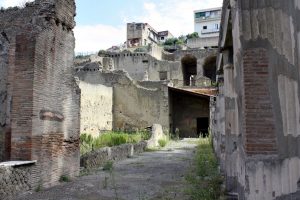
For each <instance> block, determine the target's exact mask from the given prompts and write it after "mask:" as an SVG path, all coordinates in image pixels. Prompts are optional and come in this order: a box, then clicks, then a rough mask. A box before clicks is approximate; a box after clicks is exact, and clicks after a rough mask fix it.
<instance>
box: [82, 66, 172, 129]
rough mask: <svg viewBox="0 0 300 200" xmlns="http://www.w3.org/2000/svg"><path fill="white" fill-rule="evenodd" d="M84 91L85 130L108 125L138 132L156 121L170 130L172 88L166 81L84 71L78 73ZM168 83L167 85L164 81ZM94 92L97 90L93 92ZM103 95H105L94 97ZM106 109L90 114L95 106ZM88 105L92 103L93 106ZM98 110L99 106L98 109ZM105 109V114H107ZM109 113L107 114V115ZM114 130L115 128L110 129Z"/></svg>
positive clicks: (120, 73)
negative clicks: (169, 109) (139, 80)
mask: <svg viewBox="0 0 300 200" xmlns="http://www.w3.org/2000/svg"><path fill="white" fill-rule="evenodd" d="M76 76H77V77H78V79H79V81H80V84H79V85H80V87H81V90H82V102H81V106H82V107H81V113H82V117H81V129H82V130H83V129H84V127H88V126H90V125H92V124H97V126H98V127H99V125H100V124H104V125H106V124H108V125H109V127H108V128H112V129H114V130H126V131H135V130H137V129H144V128H146V127H149V126H151V125H152V124H155V123H159V124H162V125H163V127H164V128H165V129H168V124H169V120H168V90H167V85H166V83H164V82H139V83H136V82H135V81H134V80H132V79H131V78H130V77H129V75H128V74H127V72H124V71H90V70H88V69H85V71H84V70H81V71H79V72H78V73H77V75H76ZM162 83H164V84H162ZM90 93H93V94H92V95H90ZM95 95H96V96H98V95H99V96H101V98H94V97H95ZM91 102H93V104H94V105H97V106H100V107H99V109H102V110H103V111H101V112H97V113H96V110H95V111H94V113H93V114H94V117H89V118H83V117H84V116H88V115H89V114H90V113H89V110H91V108H92V107H93V106H92V105H91ZM86 105H90V108H89V107H88V106H86ZM97 109H98V108H97ZM103 112H105V113H103ZM103 114H105V115H103ZM107 130H111V129H107Z"/></svg>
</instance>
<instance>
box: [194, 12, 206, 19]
mask: <svg viewBox="0 0 300 200" xmlns="http://www.w3.org/2000/svg"><path fill="white" fill-rule="evenodd" d="M195 17H196V18H201V17H205V12H198V13H195Z"/></svg>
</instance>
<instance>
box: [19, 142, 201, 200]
mask: <svg viewBox="0 0 300 200" xmlns="http://www.w3.org/2000/svg"><path fill="white" fill-rule="evenodd" d="M195 141H196V140H195V139H185V140H182V141H179V142H174V141H173V142H171V143H170V144H169V145H168V146H167V147H165V148H163V150H159V151H153V152H150V151H149V152H145V153H143V154H141V155H139V156H134V157H133V158H128V159H127V160H124V161H120V162H119V163H116V164H115V165H114V167H113V169H112V171H111V172H110V171H103V170H98V171H97V172H95V173H93V174H91V175H87V176H81V177H78V178H76V179H75V180H73V181H71V182H68V183H62V184H60V185H58V186H56V187H53V188H51V189H46V190H44V191H40V192H38V193H34V194H27V195H26V196H21V197H19V198H18V199H19V200H56V199H59V200H112V199H118V200H132V199H137V200H151V199H153V200H154V199H155V200H160V199H162V200H167V199H172V200H173V199H174V200H184V199H188V196H187V195H186V192H185V190H186V187H187V185H186V181H185V175H186V173H187V170H189V169H190V166H191V164H192V159H193V154H194V149H195V146H196V142H195Z"/></svg>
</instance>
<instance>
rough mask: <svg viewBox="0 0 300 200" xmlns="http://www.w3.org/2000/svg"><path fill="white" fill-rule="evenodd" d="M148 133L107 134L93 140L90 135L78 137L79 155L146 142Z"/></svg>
mask: <svg viewBox="0 0 300 200" xmlns="http://www.w3.org/2000/svg"><path fill="white" fill-rule="evenodd" d="M149 138H150V133H149V132H146V131H140V132H134V133H125V132H107V133H103V134H102V135H100V136H98V137H96V138H93V137H92V136H91V135H90V134H87V133H83V134H81V135H80V153H81V155H83V154H85V153H88V152H90V151H93V150H97V149H100V148H102V147H113V146H118V145H121V144H126V143H138V142H140V141H143V140H148V139H149Z"/></svg>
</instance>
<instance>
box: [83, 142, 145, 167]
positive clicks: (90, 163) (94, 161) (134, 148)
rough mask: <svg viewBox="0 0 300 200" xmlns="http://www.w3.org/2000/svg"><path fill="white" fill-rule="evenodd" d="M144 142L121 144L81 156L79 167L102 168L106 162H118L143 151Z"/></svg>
mask: <svg viewBox="0 0 300 200" xmlns="http://www.w3.org/2000/svg"><path fill="white" fill-rule="evenodd" d="M146 146H147V143H146V142H145V141H142V142H139V143H137V144H122V145H119V146H115V147H105V148H101V149H98V150H96V151H92V152H90V153H87V154H85V155H83V156H82V157H81V159H80V163H81V166H82V167H84V168H86V169H93V168H98V167H102V166H104V165H105V163H107V162H108V161H120V160H124V159H127V158H129V157H131V156H133V155H136V154H139V153H142V152H144V151H145V149H146Z"/></svg>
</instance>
